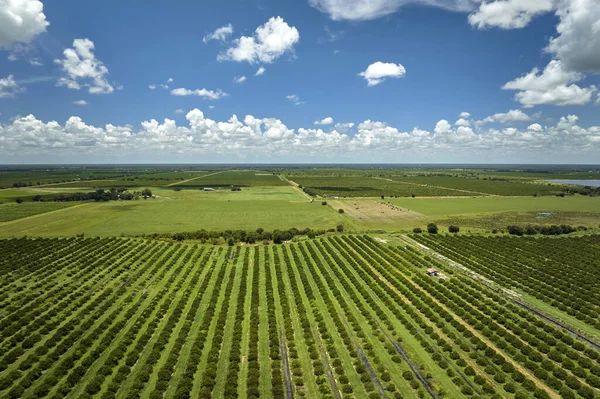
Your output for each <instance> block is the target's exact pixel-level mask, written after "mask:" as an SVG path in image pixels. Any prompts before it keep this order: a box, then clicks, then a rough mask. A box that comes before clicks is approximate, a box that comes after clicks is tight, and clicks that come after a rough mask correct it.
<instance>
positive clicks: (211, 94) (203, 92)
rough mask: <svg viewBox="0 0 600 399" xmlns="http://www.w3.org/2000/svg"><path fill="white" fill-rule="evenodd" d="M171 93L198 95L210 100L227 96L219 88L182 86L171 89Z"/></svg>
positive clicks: (176, 94) (175, 94)
mask: <svg viewBox="0 0 600 399" xmlns="http://www.w3.org/2000/svg"><path fill="white" fill-rule="evenodd" d="M171 94H172V95H174V96H198V97H203V98H208V99H210V100H218V99H220V98H223V97H226V96H228V94H227V93H225V92H224V91H222V90H221V89H217V90H207V89H195V90H190V89H185V88H183V87H180V88H177V89H173V90H171Z"/></svg>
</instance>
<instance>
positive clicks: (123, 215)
mask: <svg viewBox="0 0 600 399" xmlns="http://www.w3.org/2000/svg"><path fill="white" fill-rule="evenodd" d="M288 189H289V190H290V192H289V194H290V195H289V197H290V198H293V200H282V199H277V198H276V199H273V200H265V199H264V197H267V196H269V194H267V191H266V190H262V191H263V194H262V195H258V199H252V196H251V195H250V194H249V193H244V191H242V192H241V193H240V192H235V193H234V192H229V193H227V192H224V193H218V192H211V193H206V197H205V198H204V199H197V198H195V199H177V200H176V199H169V198H157V199H148V200H137V201H119V202H117V201H111V202H105V203H98V202H90V203H86V204H84V205H82V206H78V207H74V208H72V209H68V210H65V211H63V212H59V213H50V214H47V215H44V214H42V215H38V216H36V217H33V218H28V219H24V220H20V221H13V222H8V223H5V224H0V236H5V237H6V236H13V235H15V236H22V235H35V236H68V235H75V234H79V233H84V234H90V235H101V236H107V235H108V236H117V235H121V234H132V235H140V234H151V233H178V232H184V231H196V230H201V229H206V230H219V231H222V230H227V229H233V230H235V229H243V230H255V229H257V228H258V227H262V228H263V229H266V230H275V229H289V228H292V227H297V228H304V227H307V226H310V227H311V228H313V229H330V228H335V226H336V224H337V223H339V222H346V221H348V222H349V223H346V224H347V225H348V226H350V225H351V221H350V220H348V219H346V218H344V216H343V215H339V214H338V213H337V212H336V211H334V210H333V209H331V208H330V207H326V206H322V205H321V204H320V203H317V202H315V203H312V204H311V203H309V202H308V200H307V199H305V198H301V197H302V196H301V194H300V193H298V192H297V191H296V192H294V190H293V189H292V188H291V187H289V188H288ZM165 192H166V193H165V196H166V195H169V194H173V195H175V194H177V195H179V194H180V193H177V192H174V191H171V190H165ZM183 194H184V195H185V192H183ZM209 194H210V196H209ZM221 194H224V195H221ZM238 194H241V196H240V197H237V198H238V199H235V198H234V197H236V195H238ZM157 195H159V196H162V192H161V191H157ZM283 195H284V194H276V195H275V196H283ZM227 196H230V198H232V199H226V197H227ZM244 196H245V198H246V199H242V198H243V197H244ZM261 197H262V198H261Z"/></svg>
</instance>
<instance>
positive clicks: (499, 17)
mask: <svg viewBox="0 0 600 399" xmlns="http://www.w3.org/2000/svg"><path fill="white" fill-rule="evenodd" d="M554 3H555V0H533V1H532V0H497V1H490V2H484V3H482V4H481V5H480V6H479V10H478V11H477V12H475V13H472V14H471V15H469V23H470V24H471V25H474V26H476V27H477V28H479V29H484V28H489V27H498V28H502V29H519V28H524V27H525V26H527V25H528V24H529V22H531V20H532V19H533V18H534V17H536V16H538V15H540V14H544V13H547V12H550V11H552V10H554V8H555V5H554Z"/></svg>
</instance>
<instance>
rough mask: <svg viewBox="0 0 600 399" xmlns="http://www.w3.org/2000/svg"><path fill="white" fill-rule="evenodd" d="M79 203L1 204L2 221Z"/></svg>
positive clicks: (0, 214)
mask: <svg viewBox="0 0 600 399" xmlns="http://www.w3.org/2000/svg"><path fill="white" fill-rule="evenodd" d="M74 205H79V204H78V203H74V202H71V203H68V202H67V203H64V202H62V203H61V202H23V203H21V204H17V203H10V204H0V223H2V222H9V221H11V220H17V219H22V218H26V217H29V216H34V215H40V214H42V213H47V212H53V211H58V210H61V209H65V208H70V207H72V206H74Z"/></svg>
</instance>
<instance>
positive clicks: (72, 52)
mask: <svg viewBox="0 0 600 399" xmlns="http://www.w3.org/2000/svg"><path fill="white" fill-rule="evenodd" d="M93 50H94V42H92V41H91V40H89V39H75V40H74V41H73V48H67V49H65V51H64V52H63V55H64V56H65V58H64V59H62V60H58V59H57V60H54V62H55V63H56V64H58V65H60V66H61V67H62V70H63V71H64V72H65V74H66V76H64V77H62V78H60V79H59V80H58V85H59V86H66V87H68V88H69V89H75V90H79V89H80V88H81V86H87V87H89V89H88V91H89V92H90V93H92V94H108V93H112V92H113V91H114V88H113V87H112V86H111V85H110V84H109V83H108V82H107V80H106V75H108V68H106V66H105V65H104V64H103V63H102V61H100V60H98V59H97V58H96V56H95V55H94V52H93ZM82 81H83V82H84V83H82Z"/></svg>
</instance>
